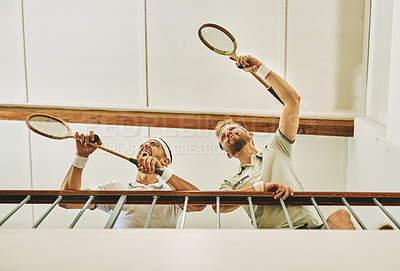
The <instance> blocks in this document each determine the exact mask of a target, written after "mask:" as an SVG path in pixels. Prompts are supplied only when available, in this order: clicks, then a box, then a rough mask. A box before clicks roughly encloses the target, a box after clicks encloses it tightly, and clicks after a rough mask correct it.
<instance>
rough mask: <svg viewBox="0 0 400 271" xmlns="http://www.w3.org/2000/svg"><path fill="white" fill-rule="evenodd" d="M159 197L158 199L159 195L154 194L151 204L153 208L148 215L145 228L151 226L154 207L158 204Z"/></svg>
mask: <svg viewBox="0 0 400 271" xmlns="http://www.w3.org/2000/svg"><path fill="white" fill-rule="evenodd" d="M157 199H158V197H157V196H153V202H152V204H151V208H150V211H149V214H148V215H147V219H146V223H145V224H144V228H145V229H146V228H147V227H148V226H149V223H150V218H151V215H152V214H153V211H154V207H155V206H156V202H157Z"/></svg>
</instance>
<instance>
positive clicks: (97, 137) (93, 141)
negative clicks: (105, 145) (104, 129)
mask: <svg viewBox="0 0 400 271" xmlns="http://www.w3.org/2000/svg"><path fill="white" fill-rule="evenodd" d="M99 139H100V138H99V136H98V135H96V134H94V140H89V141H90V142H92V143H97V142H99Z"/></svg>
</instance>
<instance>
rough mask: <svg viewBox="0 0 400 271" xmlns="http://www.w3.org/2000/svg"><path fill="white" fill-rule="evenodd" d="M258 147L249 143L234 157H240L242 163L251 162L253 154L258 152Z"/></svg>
mask: <svg viewBox="0 0 400 271" xmlns="http://www.w3.org/2000/svg"><path fill="white" fill-rule="evenodd" d="M257 152H258V151H257V149H256V148H255V147H254V146H253V144H251V143H248V144H247V145H246V146H244V147H243V149H241V150H240V152H238V153H237V154H236V155H235V156H234V157H236V158H237V159H239V161H240V164H242V165H243V164H251V156H252V155H254V154H257Z"/></svg>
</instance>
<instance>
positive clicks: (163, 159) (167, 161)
mask: <svg viewBox="0 0 400 271" xmlns="http://www.w3.org/2000/svg"><path fill="white" fill-rule="evenodd" d="M160 163H161V165H163V166H164V167H166V166H168V165H169V164H171V161H170V160H169V159H168V158H167V157H163V158H161V160H160Z"/></svg>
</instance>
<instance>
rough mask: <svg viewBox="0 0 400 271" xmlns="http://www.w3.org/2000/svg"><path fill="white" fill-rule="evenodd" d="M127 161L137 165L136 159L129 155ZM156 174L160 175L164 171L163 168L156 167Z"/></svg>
mask: <svg viewBox="0 0 400 271" xmlns="http://www.w3.org/2000/svg"><path fill="white" fill-rule="evenodd" d="M129 162H131V163H133V164H135V165H136V166H137V165H138V163H137V160H136V159H135V158H132V157H130V158H129ZM154 172H155V173H156V174H157V175H159V176H161V175H162V174H163V173H164V170H163V169H161V168H159V167H156V169H155V171H154Z"/></svg>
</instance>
